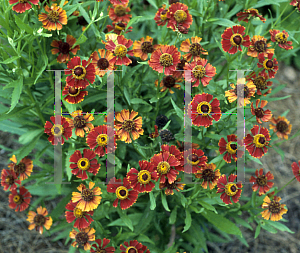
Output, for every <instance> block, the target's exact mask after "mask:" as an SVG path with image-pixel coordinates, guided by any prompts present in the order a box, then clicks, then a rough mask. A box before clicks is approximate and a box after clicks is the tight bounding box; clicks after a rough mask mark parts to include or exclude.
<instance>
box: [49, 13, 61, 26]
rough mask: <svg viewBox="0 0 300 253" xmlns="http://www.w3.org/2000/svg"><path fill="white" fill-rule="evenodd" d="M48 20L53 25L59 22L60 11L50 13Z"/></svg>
mask: <svg viewBox="0 0 300 253" xmlns="http://www.w3.org/2000/svg"><path fill="white" fill-rule="evenodd" d="M48 19H49V20H50V21H51V22H52V23H56V22H57V21H58V20H59V13H58V11H53V10H51V11H49V13H48Z"/></svg>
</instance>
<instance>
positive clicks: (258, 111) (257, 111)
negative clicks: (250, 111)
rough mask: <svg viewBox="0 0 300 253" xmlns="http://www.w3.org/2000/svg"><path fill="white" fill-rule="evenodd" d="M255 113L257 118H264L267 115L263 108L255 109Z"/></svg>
mask: <svg viewBox="0 0 300 253" xmlns="http://www.w3.org/2000/svg"><path fill="white" fill-rule="evenodd" d="M254 111H255V116H256V117H257V118H262V117H263V116H264V115H265V113H264V110H263V109H262V108H261V107H259V108H257V109H255V110H254Z"/></svg>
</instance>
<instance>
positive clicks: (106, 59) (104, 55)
mask: <svg viewBox="0 0 300 253" xmlns="http://www.w3.org/2000/svg"><path fill="white" fill-rule="evenodd" d="M98 52H99V54H98V53H97V51H95V52H94V53H92V54H91V56H90V59H91V60H92V61H91V63H92V64H93V65H94V67H95V69H96V75H98V76H100V77H103V76H104V75H105V74H106V72H107V71H108V70H114V64H113V63H111V62H110V60H111V59H112V58H113V57H114V56H113V54H112V52H110V51H109V50H107V51H106V52H105V49H98ZM99 55H100V58H99Z"/></svg>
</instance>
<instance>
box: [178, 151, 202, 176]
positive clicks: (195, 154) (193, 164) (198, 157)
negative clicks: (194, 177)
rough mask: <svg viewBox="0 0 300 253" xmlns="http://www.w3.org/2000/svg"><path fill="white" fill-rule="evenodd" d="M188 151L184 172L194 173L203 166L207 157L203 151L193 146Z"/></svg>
mask: <svg viewBox="0 0 300 253" xmlns="http://www.w3.org/2000/svg"><path fill="white" fill-rule="evenodd" d="M188 152H191V155H189V156H188V157H187V158H186V160H187V164H185V165H184V172H185V173H193V174H195V173H197V171H198V170H201V169H203V167H205V164H206V162H207V157H206V156H205V155H204V152H203V151H202V150H201V149H195V148H193V149H189V151H188ZM183 161H184V159H183ZM189 171H190V172H189Z"/></svg>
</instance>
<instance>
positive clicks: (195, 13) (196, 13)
mask: <svg viewBox="0 0 300 253" xmlns="http://www.w3.org/2000/svg"><path fill="white" fill-rule="evenodd" d="M189 13H190V14H191V15H192V16H196V17H202V14H201V13H200V12H198V11H196V10H190V11H189Z"/></svg>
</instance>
